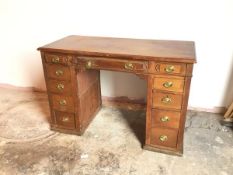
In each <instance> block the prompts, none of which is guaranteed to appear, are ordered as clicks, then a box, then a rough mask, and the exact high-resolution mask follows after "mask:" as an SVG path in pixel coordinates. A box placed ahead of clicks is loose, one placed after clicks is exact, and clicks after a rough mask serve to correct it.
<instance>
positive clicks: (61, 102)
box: [52, 95, 74, 112]
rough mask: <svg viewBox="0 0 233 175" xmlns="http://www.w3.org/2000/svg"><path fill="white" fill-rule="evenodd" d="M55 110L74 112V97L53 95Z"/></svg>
mask: <svg viewBox="0 0 233 175" xmlns="http://www.w3.org/2000/svg"><path fill="white" fill-rule="evenodd" d="M52 106H53V109H55V110H58V111H67V112H74V101H73V98H72V97H67V96H60V95H52Z"/></svg>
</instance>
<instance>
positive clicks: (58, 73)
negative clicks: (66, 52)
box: [55, 69, 64, 76]
mask: <svg viewBox="0 0 233 175" xmlns="http://www.w3.org/2000/svg"><path fill="white" fill-rule="evenodd" d="M55 73H56V75H57V76H61V75H63V74H64V72H63V71H62V70H60V69H58V70H56V72H55Z"/></svg>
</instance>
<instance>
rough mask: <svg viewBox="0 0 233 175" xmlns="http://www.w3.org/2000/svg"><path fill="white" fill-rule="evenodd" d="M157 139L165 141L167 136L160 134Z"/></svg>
mask: <svg viewBox="0 0 233 175" xmlns="http://www.w3.org/2000/svg"><path fill="white" fill-rule="evenodd" d="M159 140H161V141H162V142H166V141H167V140H168V136H166V135H161V136H160V137H159Z"/></svg>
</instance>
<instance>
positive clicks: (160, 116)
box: [151, 109, 180, 129]
mask: <svg viewBox="0 0 233 175" xmlns="http://www.w3.org/2000/svg"><path fill="white" fill-rule="evenodd" d="M179 122H180V112H176V111H168V110H166V111H165V110H159V109H152V113H151V126H152V127H155V126H157V127H168V128H177V129H178V128H179Z"/></svg>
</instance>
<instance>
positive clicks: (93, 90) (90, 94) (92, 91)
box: [79, 79, 101, 132]
mask: <svg viewBox="0 0 233 175" xmlns="http://www.w3.org/2000/svg"><path fill="white" fill-rule="evenodd" d="M79 100H80V113H79V114H80V123H81V126H82V127H81V130H82V132H83V131H84V130H85V129H86V128H87V126H88V125H89V124H90V122H91V120H92V119H93V118H94V116H95V114H96V112H97V111H98V110H99V109H100V107H101V93H100V82H99V79H98V80H97V81H95V83H94V84H93V85H92V86H91V87H89V88H88V89H87V90H86V92H85V93H83V95H82V96H80V97H79Z"/></svg>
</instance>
